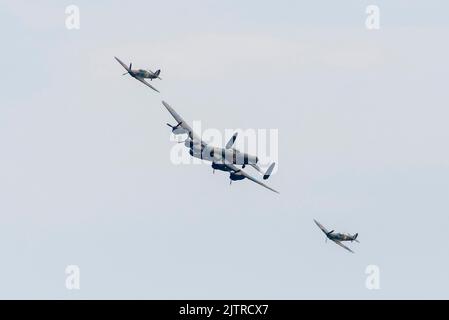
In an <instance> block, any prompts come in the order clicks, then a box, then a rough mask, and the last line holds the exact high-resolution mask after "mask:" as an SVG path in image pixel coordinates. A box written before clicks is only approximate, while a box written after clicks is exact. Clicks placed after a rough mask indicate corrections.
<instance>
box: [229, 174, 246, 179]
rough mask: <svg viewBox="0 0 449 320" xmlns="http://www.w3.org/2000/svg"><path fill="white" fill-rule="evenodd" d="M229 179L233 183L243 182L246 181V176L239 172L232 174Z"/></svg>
mask: <svg viewBox="0 0 449 320" xmlns="http://www.w3.org/2000/svg"><path fill="white" fill-rule="evenodd" d="M229 179H231V181H237V180H243V179H245V176H244V175H242V174H240V173H238V172H231V174H230V175H229Z"/></svg>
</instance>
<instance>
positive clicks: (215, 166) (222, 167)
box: [212, 162, 230, 173]
mask: <svg viewBox="0 0 449 320" xmlns="http://www.w3.org/2000/svg"><path fill="white" fill-rule="evenodd" d="M212 169H214V173H215V170H220V171H230V169H229V167H227V166H226V165H224V164H221V163H215V162H212Z"/></svg>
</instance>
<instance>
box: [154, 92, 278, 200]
mask: <svg viewBox="0 0 449 320" xmlns="http://www.w3.org/2000/svg"><path fill="white" fill-rule="evenodd" d="M162 104H163V105H164V106H165V108H167V110H168V112H170V114H171V115H172V116H173V118H174V119H175V120H176V122H177V124H176V125H171V124H169V123H167V125H168V126H169V127H170V128H171V129H172V132H173V133H174V134H176V135H179V134H187V135H188V137H187V139H186V140H185V141H184V145H185V146H186V147H187V148H189V153H190V155H191V156H192V157H196V158H200V159H203V160H208V161H211V162H212V169H213V172H215V170H220V171H225V172H229V179H230V181H229V183H230V184H231V183H232V181H237V180H243V179H245V178H247V179H248V180H251V181H253V182H255V183H257V184H260V185H261V186H263V187H265V188H267V189H269V190H271V191H273V192H276V193H279V192H278V191H276V190H275V189H273V188H271V187H269V186H268V185H266V184H265V183H263V182H262V181H259V180H257V179H256V178H254V177H252V176H250V175H249V174H248V173H246V172H245V171H243V170H242V169H241V168H239V167H237V166H238V165H241V166H242V168H244V167H245V166H246V165H249V166H252V167H253V168H255V169H256V170H257V171H259V172H260V173H263V179H264V180H267V179H268V178H269V177H270V175H271V173H272V172H273V169H274V166H275V163H272V164H271V165H270V166H269V167H268V169H267V171H265V172H262V170H261V169H260V167H259V166H258V165H257V163H258V161H259V159H258V158H257V157H256V156H253V155H250V154H247V153H244V152H240V151H238V150H237V149H235V148H233V147H232V146H233V144H234V142H235V140H236V139H237V133H235V134H234V135H233V136H232V137H231V139H230V140H229V142H228V143H227V144H226V147H225V148H219V147H214V146H211V145H209V144H207V143H206V142H204V141H202V140H201V138H200V137H198V136H197V135H196V134H195V133H194V132H193V130H192V128H191V127H190V126H189V125H188V124H187V122H185V121H184V119H183V118H181V116H180V115H179V114H178V113H177V112H176V111H175V110H174V109H173V108H172V107H171V106H170V105H169V104H168V103H166V102H165V101H162Z"/></svg>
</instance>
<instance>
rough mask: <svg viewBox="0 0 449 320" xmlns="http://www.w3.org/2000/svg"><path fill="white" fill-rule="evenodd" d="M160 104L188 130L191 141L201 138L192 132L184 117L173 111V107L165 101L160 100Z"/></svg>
mask: <svg viewBox="0 0 449 320" xmlns="http://www.w3.org/2000/svg"><path fill="white" fill-rule="evenodd" d="M162 104H163V105H164V107H165V108H167V110H168V112H170V114H171V115H172V116H173V118H174V119H175V120H176V122H178V123H179V124H180V126H181V127H183V128H184V129H185V130H186V131H188V132H189V138H190V139H192V141H201V139H200V138H199V137H198V136H197V135H196V134H195V133H194V132H193V130H192V128H191V127H190V126H189V124H188V123H187V122H186V121H184V119H183V118H182V117H181V116H180V115H179V114H178V113H177V112H176V111H175V109H173V108H172V107H171V106H170V105H169V104H168V103H167V102H165V101H162ZM201 143H202V142H201Z"/></svg>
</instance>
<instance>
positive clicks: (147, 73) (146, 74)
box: [114, 57, 162, 92]
mask: <svg viewBox="0 0 449 320" xmlns="http://www.w3.org/2000/svg"><path fill="white" fill-rule="evenodd" d="M114 58H115V60H117V61H118V63H120V64H121V65H122V67H123V68H125V70H126V72H125V73H124V74H123V75H126V74H129V75H130V76H131V77H133V78H134V79H137V80H139V81H140V82H142V83H143V84H145V85H147V86H148V87H150V88H151V89H153V90H154V91H157V92H159V90H157V89H156V88H155V87H153V86H152V85H151V84H149V83H148V82H147V81H146V80H145V79H150V81H152V80H153V79H160V80H162V79H161V77H159V74H160V73H161V70H157V71H155V72H153V71H151V70H143V69H134V70H133V69H132V66H133V64H132V63H130V64H129V67H128V66H127V65H126V64H124V63H123V62H122V61H121V60H120V59H119V58H117V57H114Z"/></svg>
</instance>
